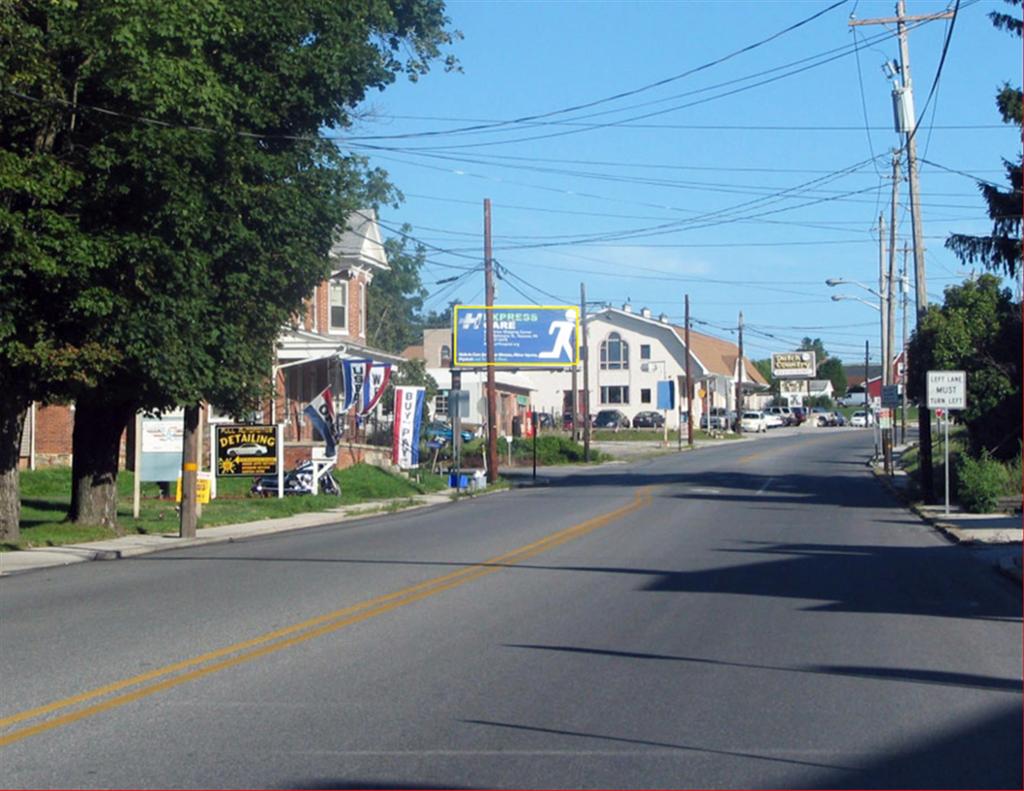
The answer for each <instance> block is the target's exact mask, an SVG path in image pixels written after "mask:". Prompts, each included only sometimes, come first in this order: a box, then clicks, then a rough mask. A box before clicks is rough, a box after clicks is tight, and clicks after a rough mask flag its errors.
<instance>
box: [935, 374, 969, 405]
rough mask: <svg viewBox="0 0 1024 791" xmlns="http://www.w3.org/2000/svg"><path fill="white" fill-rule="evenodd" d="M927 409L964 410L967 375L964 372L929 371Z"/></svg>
mask: <svg viewBox="0 0 1024 791" xmlns="http://www.w3.org/2000/svg"><path fill="white" fill-rule="evenodd" d="M927 406H928V408H929V409H939V408H942V409H966V408H967V374H966V373H965V372H964V371H929V372H928V401H927Z"/></svg>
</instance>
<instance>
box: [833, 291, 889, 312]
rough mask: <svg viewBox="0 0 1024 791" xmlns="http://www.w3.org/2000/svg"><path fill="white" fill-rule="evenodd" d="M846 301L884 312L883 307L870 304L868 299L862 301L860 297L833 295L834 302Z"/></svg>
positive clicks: (873, 303)
mask: <svg viewBox="0 0 1024 791" xmlns="http://www.w3.org/2000/svg"><path fill="white" fill-rule="evenodd" d="M844 300H850V301H852V302H860V303H861V304H862V305H867V306H868V307H869V308H874V309H875V310H877V311H881V310H882V308H881V306H880V305H878V304H877V303H875V302H868V301H867V300H866V299H861V298H860V297H850V296H847V295H846V294H833V295H832V301H833V302H842V301H844Z"/></svg>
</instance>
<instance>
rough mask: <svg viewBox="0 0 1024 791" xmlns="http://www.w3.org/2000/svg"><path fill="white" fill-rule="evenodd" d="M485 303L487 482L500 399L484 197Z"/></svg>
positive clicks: (494, 474)
mask: <svg viewBox="0 0 1024 791" xmlns="http://www.w3.org/2000/svg"><path fill="white" fill-rule="evenodd" d="M484 294H485V299H484V304H486V305H487V308H488V309H487V310H486V311H484V312H485V313H486V314H487V482H488V483H494V482H495V481H497V480H498V399H497V392H496V390H495V386H494V310H493V308H494V262H493V260H492V258H491V199H490V198H484Z"/></svg>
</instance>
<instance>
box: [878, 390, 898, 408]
mask: <svg viewBox="0 0 1024 791" xmlns="http://www.w3.org/2000/svg"><path fill="white" fill-rule="evenodd" d="M899 405H900V386H899V385H885V386H884V387H883V388H882V406H884V407H896V406H899Z"/></svg>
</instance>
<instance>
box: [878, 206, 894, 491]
mask: <svg viewBox="0 0 1024 791" xmlns="http://www.w3.org/2000/svg"><path fill="white" fill-rule="evenodd" d="M885 263H886V255H885V220H884V219H883V218H882V215H881V214H879V215H878V315H879V317H880V318H879V321H880V322H881V329H882V332H881V349H882V372H881V374H880V378H879V381H878V386H879V391H878V392H879V394H881V393H884V392H885V386H886V385H887V384H889V366H888V365H887V364H886V361H887V360H888V359H889V347H888V342H889V328H888V327H887V326H886V320H887V319H888V316H889V305H888V300H887V299H886V277H885ZM879 417H881V413H879ZM890 458H891V454H890V453H889V448H888V446H887V445H886V432H885V431H882V467H883V469H884V470H885V474H886V475H888V474H889V472H890V470H889V459H890Z"/></svg>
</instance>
